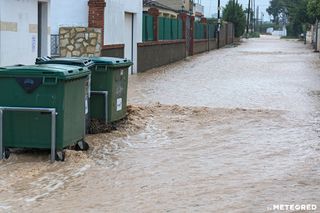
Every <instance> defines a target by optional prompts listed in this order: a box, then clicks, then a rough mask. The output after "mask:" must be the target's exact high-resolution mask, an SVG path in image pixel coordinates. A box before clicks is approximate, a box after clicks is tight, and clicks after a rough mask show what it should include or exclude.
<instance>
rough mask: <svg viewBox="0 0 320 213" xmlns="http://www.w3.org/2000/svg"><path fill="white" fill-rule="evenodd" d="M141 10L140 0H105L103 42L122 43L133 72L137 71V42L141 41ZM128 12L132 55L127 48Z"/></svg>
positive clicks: (128, 38) (129, 42)
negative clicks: (130, 25)
mask: <svg viewBox="0 0 320 213" xmlns="http://www.w3.org/2000/svg"><path fill="white" fill-rule="evenodd" d="M142 11H143V3H142V0H106V9H105V30H104V44H106V45H108V44H124V45H125V57H126V58H128V59H131V60H133V63H134V66H133V70H132V71H133V72H134V73H135V72H137V44H138V43H139V42H142ZM128 13H129V14H130V13H131V14H133V43H132V46H133V55H131V48H128V46H129V45H131V41H130V40H131V39H130V38H131V37H130V36H128V32H127V31H128V29H129V28H130V27H128V26H127V25H128V23H129V22H128ZM126 14H127V15H126ZM126 16H127V18H126Z"/></svg>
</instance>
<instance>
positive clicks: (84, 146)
mask: <svg viewBox="0 0 320 213" xmlns="http://www.w3.org/2000/svg"><path fill="white" fill-rule="evenodd" d="M88 149H89V144H88V143H87V142H86V141H84V140H80V141H78V142H77V143H76V145H75V147H74V150H76V151H87V150H88Z"/></svg>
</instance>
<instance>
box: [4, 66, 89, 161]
mask: <svg viewBox="0 0 320 213" xmlns="http://www.w3.org/2000/svg"><path fill="white" fill-rule="evenodd" d="M89 75H90V71H89V70H88V69H87V68H86V67H77V66H68V65H33V66H12V67H3V68H0V90H1V93H2V94H1V95H0V118H1V119H0V127H1V128H0V129H1V130H0V136H1V137H0V145H1V144H2V146H0V149H1V153H4V152H3V150H4V149H3V148H38V149H51V154H52V155H51V160H54V158H55V157H56V153H57V152H58V157H59V158H60V160H63V159H64V152H63V149H64V148H66V147H68V146H70V145H75V144H78V145H79V146H80V148H84V147H85V148H88V147H87V144H86V145H84V144H85V142H84V136H85V93H86V84H87V81H88V76H89ZM59 153H60V155H59ZM53 154H54V155H53ZM2 156H3V155H2ZM2 156H1V157H2Z"/></svg>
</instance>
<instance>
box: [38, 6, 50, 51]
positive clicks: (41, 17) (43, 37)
mask: <svg viewBox="0 0 320 213" xmlns="http://www.w3.org/2000/svg"><path fill="white" fill-rule="evenodd" d="M47 55H48V2H38V57H41V56H47Z"/></svg>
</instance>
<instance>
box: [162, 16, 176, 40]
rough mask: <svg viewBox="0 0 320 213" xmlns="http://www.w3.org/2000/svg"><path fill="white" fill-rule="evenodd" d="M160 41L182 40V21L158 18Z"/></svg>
mask: <svg viewBox="0 0 320 213" xmlns="http://www.w3.org/2000/svg"><path fill="white" fill-rule="evenodd" d="M158 34H159V35H158V37H159V40H177V39H182V20H181V19H174V18H166V17H159V18H158Z"/></svg>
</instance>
